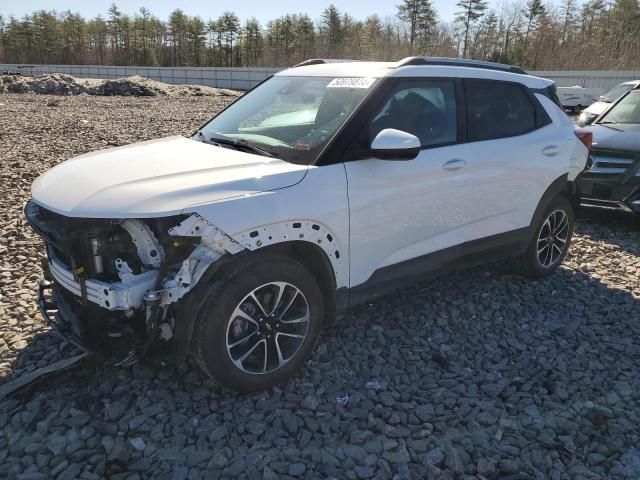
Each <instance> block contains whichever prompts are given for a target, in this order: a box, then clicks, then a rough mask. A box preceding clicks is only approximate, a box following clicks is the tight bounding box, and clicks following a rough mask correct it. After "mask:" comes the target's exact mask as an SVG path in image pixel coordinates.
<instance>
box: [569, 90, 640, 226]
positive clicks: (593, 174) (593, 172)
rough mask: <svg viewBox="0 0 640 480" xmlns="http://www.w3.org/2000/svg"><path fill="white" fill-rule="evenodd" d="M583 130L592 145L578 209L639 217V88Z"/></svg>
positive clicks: (630, 92) (584, 173)
mask: <svg viewBox="0 0 640 480" xmlns="http://www.w3.org/2000/svg"><path fill="white" fill-rule="evenodd" d="M585 130H589V131H591V133H592V145H591V154H590V160H589V162H588V165H587V167H588V168H587V170H585V171H584V172H583V173H582V174H581V175H580V176H579V177H578V189H579V192H580V195H581V199H580V204H581V206H584V207H595V208H601V209H607V210H617V211H621V212H627V213H636V214H638V213H640V85H637V86H636V87H635V88H633V90H631V91H629V92H627V93H626V94H625V95H624V96H623V97H622V98H620V99H618V101H616V102H615V103H614V104H613V105H612V106H611V108H610V109H609V110H607V111H606V112H605V113H604V114H603V115H601V116H600V117H598V119H597V120H596V121H595V122H594V123H593V124H592V125H591V126H589V127H586V128H585Z"/></svg>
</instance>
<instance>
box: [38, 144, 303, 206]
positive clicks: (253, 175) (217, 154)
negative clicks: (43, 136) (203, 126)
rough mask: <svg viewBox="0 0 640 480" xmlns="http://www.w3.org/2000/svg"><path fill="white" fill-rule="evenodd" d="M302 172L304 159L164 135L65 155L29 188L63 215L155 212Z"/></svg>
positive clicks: (277, 184)
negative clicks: (69, 156)
mask: <svg viewBox="0 0 640 480" xmlns="http://www.w3.org/2000/svg"><path fill="white" fill-rule="evenodd" d="M306 171H307V166H306V165H295V164H291V163H287V162H284V161H282V160H277V159H274V158H269V157H263V156H259V155H254V154H251V153H245V152H240V151H236V150H233V149H229V148H223V147H217V146H214V145H209V144H206V143H202V142H198V141H195V140H191V139H189V138H185V137H169V138H162V139H158V140H152V141H149V142H142V143H135V144H133V145H127V146H124V147H118V148H112V149H108V150H101V151H97V152H92V153H88V154H86V155H81V156H79V157H76V158H73V159H71V160H68V161H66V162H64V163H62V164H60V165H58V166H56V167H54V168H52V169H51V170H49V171H48V172H46V173H45V174H43V175H41V176H40V177H38V178H37V179H36V181H35V182H34V183H33V186H32V187H31V194H32V197H33V200H34V201H35V202H36V203H38V204H40V205H42V206H43V207H45V208H47V209H49V210H52V211H54V212H57V213H60V214H62V215H66V216H70V217H87V218H145V217H157V216H166V215H173V214H178V213H181V212H182V211H183V209H185V208H186V207H188V206H191V205H195V204H202V203H211V202H215V201H218V200H223V199H227V198H231V197H237V196H244V195H251V194H255V193H260V192H267V191H271V190H276V189H280V188H285V187H289V186H291V185H294V184H296V183H298V182H300V181H301V180H302V179H303V178H304V175H305V173H306Z"/></svg>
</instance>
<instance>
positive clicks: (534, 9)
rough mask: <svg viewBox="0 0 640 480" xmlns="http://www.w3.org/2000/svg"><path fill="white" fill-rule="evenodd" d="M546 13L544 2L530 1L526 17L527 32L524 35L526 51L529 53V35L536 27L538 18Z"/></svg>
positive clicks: (540, 0) (538, 0)
mask: <svg viewBox="0 0 640 480" xmlns="http://www.w3.org/2000/svg"><path fill="white" fill-rule="evenodd" d="M544 12H545V8H544V5H543V3H542V0H529V1H528V2H527V8H526V10H525V17H526V18H527V31H526V33H525V35H524V51H525V52H526V51H527V43H528V41H529V33H530V32H531V28H532V27H534V26H535V24H536V22H537V21H538V18H540V16H541V15H543V14H544Z"/></svg>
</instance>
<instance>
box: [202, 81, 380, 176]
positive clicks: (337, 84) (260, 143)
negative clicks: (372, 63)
mask: <svg viewBox="0 0 640 480" xmlns="http://www.w3.org/2000/svg"><path fill="white" fill-rule="evenodd" d="M374 83H375V79H371V78H334V77H284V76H275V77H273V78H271V79H269V80H268V81H266V82H265V83H263V84H262V85H260V86H258V87H257V88H255V89H254V90H252V91H251V92H249V93H247V94H246V95H245V96H244V97H241V98H240V99H239V100H238V101H236V102H235V103H233V104H232V105H231V106H230V107H229V108H227V109H226V110H224V111H223V112H221V113H220V114H219V115H218V116H217V117H215V118H214V119H213V120H211V121H210V122H209V123H207V124H206V125H205V126H204V127H203V128H202V129H201V130H200V132H199V133H198V134H197V136H196V137H194V139H200V140H202V141H213V142H214V143H215V141H216V139H218V140H220V144H221V145H222V146H226V147H228V148H234V141H235V142H236V144H237V145H235V146H237V147H245V151H247V148H246V147H247V146H249V147H251V146H253V147H258V148H259V149H260V150H262V151H263V152H266V153H268V154H270V155H272V156H274V157H276V158H280V159H282V160H286V161H288V162H292V163H300V164H311V163H313V162H314V161H315V160H316V158H317V156H318V155H319V154H320V152H321V151H322V149H323V148H324V146H325V145H326V144H327V143H328V142H329V140H330V139H331V138H332V136H333V135H334V134H335V132H336V131H337V130H338V129H339V128H340V126H341V125H342V124H343V123H344V122H345V121H346V120H347V118H348V117H349V115H350V114H351V113H352V112H353V110H354V109H355V108H356V107H357V106H358V105H359V104H360V103H361V102H362V100H363V99H364V97H365V95H366V94H367V93H368V92H369V91H370V90H371V88H372V86H373V85H374ZM230 140H231V141H230ZM223 141H224V143H223ZM254 153H257V149H255V150H254Z"/></svg>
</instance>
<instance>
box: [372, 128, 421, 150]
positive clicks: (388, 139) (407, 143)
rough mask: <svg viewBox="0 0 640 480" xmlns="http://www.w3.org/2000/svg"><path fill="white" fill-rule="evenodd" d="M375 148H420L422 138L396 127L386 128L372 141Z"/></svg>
mask: <svg viewBox="0 0 640 480" xmlns="http://www.w3.org/2000/svg"><path fill="white" fill-rule="evenodd" d="M371 148H372V149H373V150H402V149H413V148H420V139H419V138H418V137H416V136H415V135H412V134H410V133H407V132H403V131H401V130H396V129H395V128H385V129H384V130H382V131H381V132H380V133H378V134H377V135H376V138H374V139H373V141H372V142H371Z"/></svg>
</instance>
